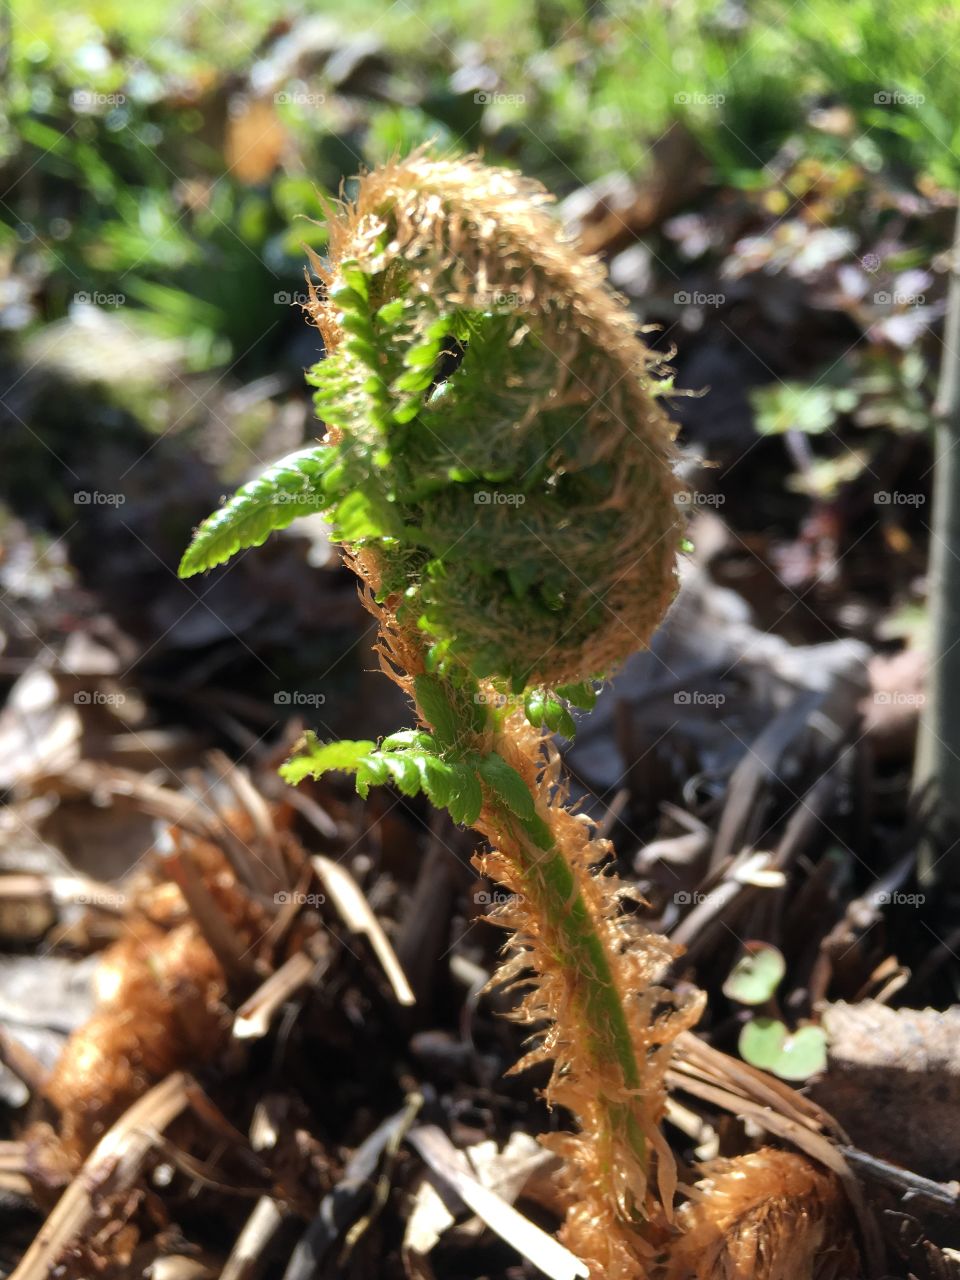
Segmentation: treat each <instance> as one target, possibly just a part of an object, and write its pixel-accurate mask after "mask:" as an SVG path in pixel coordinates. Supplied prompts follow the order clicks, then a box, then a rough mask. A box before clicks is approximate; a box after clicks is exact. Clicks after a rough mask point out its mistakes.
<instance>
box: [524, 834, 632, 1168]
mask: <svg viewBox="0 0 960 1280" xmlns="http://www.w3.org/2000/svg"><path fill="white" fill-rule="evenodd" d="M501 814H502V817H503V819H504V821H505V823H509V822H510V816H509V815H508V814H505V813H503V812H502V810H501ZM515 836H516V848H517V849H518V850H520V851H521V854H522V856H521V858H520V859H519V862H520V865H519V867H518V871H519V873H520V879H521V880H522V883H523V885H524V887H525V890H526V893H527V896H528V897H529V899H530V907H531V911H532V912H533V913H534V915H536V917H537V918H538V919H539V921H540V922H541V928H542V929H543V930H544V931H545V932H546V933H547V934H548V936H549V937H550V938H551V940H552V942H553V945H554V947H555V949H556V957H555V958H556V961H557V964H558V965H559V966H561V967H562V968H563V970H564V971H565V973H566V974H568V975H569V976H570V979H571V980H572V982H573V983H574V987H575V990H574V998H575V1000H576V1002H577V1004H578V1006H579V1012H580V1015H581V1017H582V1019H583V1024H584V1028H585V1030H586V1034H587V1043H586V1048H587V1051H588V1053H589V1055H590V1057H591V1058H593V1060H594V1061H595V1063H596V1065H597V1067H598V1072H597V1078H598V1079H600V1078H602V1077H603V1075H605V1074H607V1072H606V1071H604V1068H608V1069H609V1068H610V1067H611V1066H614V1065H615V1066H616V1068H617V1069H618V1072H619V1075H620V1076H621V1078H622V1081H623V1085H624V1087H625V1089H628V1090H631V1091H632V1090H636V1089H639V1087H640V1083H641V1079H642V1077H641V1072H640V1067H639V1065H638V1063H637V1059H636V1055H635V1053H634V1048H633V1041H632V1038H631V1036H630V1026H629V1023H628V1021H627V1016H626V1011H625V1009H624V1007H623V1001H622V1000H621V997H620V992H619V990H618V989H617V984H616V982H615V980H614V976H613V970H612V967H611V964H610V958H609V956H608V955H607V949H606V947H605V945H604V942H603V938H602V937H601V935H600V933H599V931H598V929H597V927H596V922H595V921H594V919H593V916H592V914H591V911H590V908H589V906H588V904H587V901H586V898H585V897H584V895H583V893H582V892H581V890H580V887H579V885H578V883H577V877H576V872H575V870H574V868H573V867H571V865H570V863H569V862H568V861H567V859H566V858H565V857H564V855H563V853H562V852H561V850H560V849H558V848H557V846H556V844H555V843H554V844H553V845H552V847H551V848H550V849H547V850H543V849H538V848H536V847H535V846H534V845H533V844H532V843H531V842H530V841H529V840H527V839H525V838H524V836H523V835H522V834H521V833H519V832H515ZM604 1104H605V1106H606V1109H607V1111H608V1113H609V1123H610V1128H611V1131H612V1132H616V1131H617V1129H619V1128H625V1129H626V1131H627V1136H628V1139H629V1142H630V1145H631V1147H632V1148H633V1151H634V1154H635V1156H636V1158H637V1160H638V1162H639V1163H640V1164H641V1166H643V1167H644V1168H645V1167H646V1142H645V1141H644V1137H643V1133H642V1131H641V1129H640V1126H639V1125H638V1124H637V1123H636V1119H635V1117H633V1116H632V1114H631V1113H630V1109H629V1107H628V1106H627V1105H625V1104H624V1103H622V1102H616V1101H614V1100H613V1099H604Z"/></svg>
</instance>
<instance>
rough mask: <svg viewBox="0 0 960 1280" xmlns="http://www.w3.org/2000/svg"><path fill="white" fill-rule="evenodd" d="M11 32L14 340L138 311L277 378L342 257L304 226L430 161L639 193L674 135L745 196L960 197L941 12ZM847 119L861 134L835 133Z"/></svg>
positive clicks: (471, 16) (579, 7)
mask: <svg viewBox="0 0 960 1280" xmlns="http://www.w3.org/2000/svg"><path fill="white" fill-rule="evenodd" d="M4 13H5V18H6V24H7V26H8V28H9V33H8V34H9V39H7V40H6V41H5V46H6V55H7V56H6V59H5V65H4V66H3V70H2V74H3V77H4V79H5V81H6V88H7V92H6V94H4V95H3V107H2V108H0V112H2V118H0V286H3V287H2V288H0V304H2V305H0V316H2V320H0V324H2V325H3V326H4V327H6V328H10V329H17V328H22V327H24V326H25V325H29V324H31V323H32V324H37V323H42V322H44V321H51V320H55V319H57V318H58V317H60V316H62V315H64V314H65V313H66V311H67V309H68V307H69V306H70V303H71V302H72V301H74V300H75V299H76V298H77V296H78V295H80V296H83V295H84V294H103V295H105V296H107V297H115V296H117V295H122V296H123V298H124V299H125V302H126V304H127V308H128V310H127V311H126V312H125V313H124V314H125V316H132V315H133V314H134V313H136V318H137V322H138V323H143V324H146V325H148V326H149V327H151V328H152V329H153V330H154V331H156V332H157V333H159V334H162V335H164V336H176V337H179V338H181V339H182V340H183V341H184V343H185V344H186V350H187V361H188V367H190V368H193V369H205V368H215V367H224V366H227V365H230V364H232V363H234V362H240V364H241V368H242V371H243V372H245V373H246V374H248V375H249V376H257V375H258V374H259V373H261V372H263V371H264V370H268V369H270V368H271V367H273V365H274V364H275V358H276V348H277V344H278V343H280V342H282V340H283V334H284V333H285V332H287V330H286V329H285V326H284V324H282V323H280V321H281V320H282V319H285V316H284V315H283V313H282V312H281V311H280V310H279V309H278V310H277V313H276V314H277V319H278V324H277V326H276V327H275V328H276V332H273V331H272V330H271V329H270V328H268V329H267V331H266V332H265V331H264V324H263V316H264V314H267V315H269V314H271V312H270V308H271V307H277V308H281V307H283V306H289V299H290V298H295V297H296V295H297V293H298V291H299V290H302V288H303V283H302V265H301V264H302V250H301V245H302V243H303V242H305V241H306V242H310V243H313V244H314V245H322V240H323V232H322V228H321V227H320V226H318V225H315V224H311V223H310V222H308V221H306V220H304V219H302V218H301V219H298V217H297V215H300V214H306V215H316V214H317V213H318V211H319V207H320V206H319V203H318V200H317V193H319V194H320V195H321V196H322V195H324V194H330V193H335V192H336V191H337V189H338V187H339V184H340V181H341V180H342V179H343V178H344V177H345V176H349V175H350V174H352V173H354V172H356V170H357V168H358V166H359V165H361V164H363V163H366V164H375V163H377V162H379V161H381V160H383V159H385V158H386V157H387V156H389V155H391V154H393V153H397V152H399V153H404V152H406V151H407V150H409V149H410V148H412V147H414V146H416V145H418V144H419V143H421V142H423V141H426V140H428V139H431V138H433V139H435V140H436V141H437V142H438V143H439V144H440V145H441V146H443V147H445V148H450V149H454V150H456V149H471V148H474V147H478V146H479V147H482V148H483V150H484V151H485V153H486V154H487V156H488V157H489V158H490V159H492V160H508V161H509V162H511V163H514V164H518V165H519V166H521V167H522V168H524V169H525V170H526V171H527V172H529V173H532V174H534V175H536V176H538V177H540V178H541V179H542V180H543V181H544V182H545V183H546V184H547V186H549V187H550V188H551V189H553V190H556V191H558V192H559V193H561V194H562V193H564V192H569V191H571V190H574V189H576V188H577V187H578V186H579V185H580V184H582V183H585V182H589V181H591V180H593V179H595V178H598V177H600V176H601V175H603V174H605V173H607V172H609V171H610V170H611V169H615V168H620V169H623V170H625V171H626V172H627V173H628V174H629V175H630V176H631V177H637V176H639V175H641V174H642V173H643V172H644V170H645V168H646V166H648V165H649V164H650V148H651V144H652V143H653V141H654V140H655V139H656V138H658V137H659V136H660V135H661V134H662V133H663V131H664V130H665V129H667V128H669V126H670V124H671V123H672V122H674V121H680V122H683V123H684V124H685V125H686V126H687V127H688V128H689V130H690V131H691V132H692V133H693V134H694V136H695V137H696V139H697V141H698V143H699V145H700V147H701V148H702V150H703V151H704V152H705V154H706V156H707V157H708V159H709V161H710V162H711V163H712V165H713V167H714V173H715V176H716V178H717V179H718V180H719V181H720V182H722V183H726V184H729V185H732V186H734V187H741V188H743V189H746V190H750V189H755V188H762V187H763V186H764V185H765V184H769V173H768V170H767V166H769V165H770V163H771V161H772V160H773V159H774V157H775V156H777V154H778V152H779V151H780V150H781V149H782V148H783V147H784V146H785V144H787V143H788V142H792V144H793V145H794V146H795V149H796V153H797V154H798V155H802V156H805V157H818V158H820V159H822V160H823V161H824V162H826V163H836V164H838V165H841V164H847V165H849V164H851V163H853V164H856V165H859V166H862V167H863V168H864V169H866V170H867V171H871V170H878V169H880V168H881V167H885V168H887V169H888V170H890V171H891V172H894V173H896V174H898V175H899V176H900V178H901V180H903V181H905V182H912V183H918V182H920V183H922V182H930V183H935V184H939V185H940V186H945V187H949V188H953V187H954V186H955V185H956V181H957V177H958V164H960V162H958V154H960V136H958V130H960V117H958V111H957V106H956V101H957V100H956V95H955V93H954V92H953V88H954V86H953V84H952V77H951V69H952V59H951V58H950V57H949V55H948V51H949V49H950V47H951V46H952V45H953V44H954V43H955V42H956V41H957V40H958V38H960V10H956V9H954V8H953V7H951V6H945V5H943V4H940V3H933V2H932V0H914V2H912V3H909V4H907V3H883V4H881V3H880V2H879V0H853V2H849V3H844V4H840V3H836V2H835V0H833V2H828V0H804V3H802V4H788V3H783V2H781V0H776V2H774V0H760V3H757V4H753V5H749V6H748V5H747V4H741V3H737V2H736V0H723V2H722V3H721V2H718V0H675V2H674V3H670V4H664V3H661V2H660V0H650V2H648V3H646V2H645V3H638V2H637V0H633V2H625V0H611V3H607V4H592V5H584V4H582V3H574V2H573V0H463V2H462V3H459V4H458V5H456V6H450V5H449V4H448V3H447V0H422V2H421V3H417V4H416V5H413V4H408V3H406V0H399V2H398V3H396V4H389V3H387V2H386V0H358V2H357V3H355V4H354V5H352V6H347V7H343V6H333V5H326V6H323V7H322V8H320V9H319V10H318V9H317V7H315V6H309V7H308V6H306V5H304V4H284V3H280V2H279V0H263V2H261V3H256V4H254V3H253V2H252V0H236V2H234V3H231V4H229V5H226V4H223V3H210V4H206V3H201V4H196V3H189V4H188V3H175V4H168V3H160V2H159V0H141V3H138V4H133V5H131V4H128V3H120V0H93V2H92V3H89V4H87V5H86V6H83V7H82V8H81V7H80V6H77V5H71V4H53V5H51V4H50V3H48V0H24V3H22V4H21V5H19V6H18V7H17V8H16V10H15V11H14V10H12V8H10V7H7V8H6V9H5V10H4ZM251 103H252V104H253V106H254V108H255V111H254V114H253V115H250V116H248V118H247V122H246V124H245V123H244V113H247V112H249V111H250V108H251ZM829 111H843V112H846V113H847V114H848V116H849V118H850V120H851V125H850V127H849V128H846V129H839V130H832V129H829V128H824V127H823V121H822V117H823V114H824V113H825V112H829ZM257 112H259V114H257ZM818 113H819V116H820V117H821V118H820V119H819V120H818ZM5 275H6V277H7V282H6V284H4V276H5ZM14 278H15V279H16V280H17V281H18V283H16V284H11V283H10V280H13V279H14ZM24 281H26V282H27V283H26V284H25V283H24ZM271 334H272V336H271Z"/></svg>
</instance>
